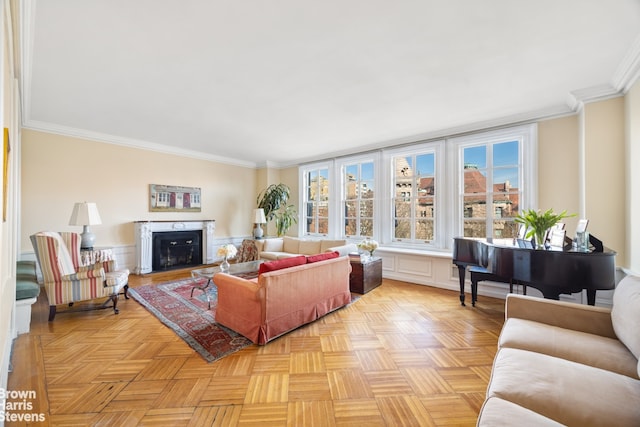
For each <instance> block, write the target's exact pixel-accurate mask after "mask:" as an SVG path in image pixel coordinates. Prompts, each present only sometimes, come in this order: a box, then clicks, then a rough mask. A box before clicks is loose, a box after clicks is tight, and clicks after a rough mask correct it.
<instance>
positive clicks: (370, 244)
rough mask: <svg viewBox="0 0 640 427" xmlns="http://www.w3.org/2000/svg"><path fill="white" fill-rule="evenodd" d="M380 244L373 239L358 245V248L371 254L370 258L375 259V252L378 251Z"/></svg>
mask: <svg viewBox="0 0 640 427" xmlns="http://www.w3.org/2000/svg"><path fill="white" fill-rule="evenodd" d="M378 246H379V245H378V242H376V241H375V240H373V239H365V240H363V241H362V242H360V243H358V248H360V249H362V250H363V251H367V252H369V257H370V258H373V252H374V251H375V250H376V249H378Z"/></svg>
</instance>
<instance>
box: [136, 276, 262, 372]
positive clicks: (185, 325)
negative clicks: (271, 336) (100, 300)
mask: <svg viewBox="0 0 640 427" xmlns="http://www.w3.org/2000/svg"><path fill="white" fill-rule="evenodd" d="M206 283H207V280H206V279H196V280H194V279H184V280H178V281H173V282H167V283H161V284H159V285H145V286H139V287H136V288H130V289H129V295H131V296H132V297H133V298H134V299H135V300H136V301H138V302H139V303H140V304H142V305H143V306H145V307H146V308H147V310H149V311H150V312H151V313H152V314H154V315H155V316H156V317H157V318H158V319H160V321H161V322H162V323H164V324H165V325H166V326H168V327H169V328H171V330H173V331H174V332H175V333H176V334H178V336H179V337H180V338H182V339H183V340H185V341H186V342H187V344H189V345H190V346H191V347H192V348H193V349H194V350H195V351H197V352H198V353H199V354H200V355H201V356H202V357H203V358H204V359H205V360H207V361H208V362H213V361H215V360H218V359H220V358H222V357H224V356H227V355H229V354H231V353H234V352H236V351H238V350H240V349H242V348H244V347H246V346H248V345H250V344H252V343H251V341H250V340H249V339H247V338H245V337H243V336H242V335H240V334H238V333H236V332H234V331H232V330H230V329H227V328H225V327H224V326H221V325H218V324H217V323H216V307H217V305H218V289H217V288H216V287H215V286H214V285H210V286H209V287H208V288H207V295H208V296H209V299H210V300H211V310H208V309H207V306H208V302H207V295H205V294H204V293H203V292H202V291H201V290H199V289H196V290H195V291H194V292H193V298H191V289H192V288H193V287H194V286H204V285H205V284H206Z"/></svg>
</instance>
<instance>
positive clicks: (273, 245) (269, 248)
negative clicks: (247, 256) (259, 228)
mask: <svg viewBox="0 0 640 427" xmlns="http://www.w3.org/2000/svg"><path fill="white" fill-rule="evenodd" d="M283 247H284V241H283V240H282V239H280V238H276V239H266V240H264V243H263V244H262V251H264V252H282V248H283Z"/></svg>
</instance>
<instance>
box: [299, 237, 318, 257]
mask: <svg viewBox="0 0 640 427" xmlns="http://www.w3.org/2000/svg"><path fill="white" fill-rule="evenodd" d="M320 252H321V251H320V240H300V243H299V244H298V253H299V254H304V255H315V254H319V253H320Z"/></svg>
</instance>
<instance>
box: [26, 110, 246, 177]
mask: <svg viewBox="0 0 640 427" xmlns="http://www.w3.org/2000/svg"><path fill="white" fill-rule="evenodd" d="M23 128H25V129H31V130H35V131H40V132H48V133H53V134H56V135H62V136H69V137H72V138H80V139H86V140H90V141H96V142H103V143H108V144H114V145H121V146H123V147H129V148H137V149H141V150H149V151H155V152H158V153H164V154H172V155H175V156H181V157H188V158H194V159H198V160H207V161H210V162H216V163H222V164H228V165H233V166H242V167H246V168H256V167H257V165H256V163H253V162H247V161H244V160H238V159H232V158H229V157H222V156H215V155H212V154H208V153H204V152H201V151H194V150H186V149H184V148H180V147H173V146H169V145H163V144H158V143H155V142H149V141H142V140H139V139H132V138H123V137H120V136H115V135H109V134H104V133H99V132H91V131H88V130H83V129H77V128H72V127H68V126H60V125H56V124H53V123H48V122H41V121H37V120H29V119H26V120H25V123H24V125H23Z"/></svg>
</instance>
